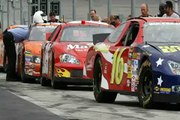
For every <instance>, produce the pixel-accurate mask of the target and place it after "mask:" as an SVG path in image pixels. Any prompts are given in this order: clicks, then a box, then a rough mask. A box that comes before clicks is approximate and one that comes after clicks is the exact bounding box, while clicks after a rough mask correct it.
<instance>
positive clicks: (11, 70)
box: [3, 26, 29, 81]
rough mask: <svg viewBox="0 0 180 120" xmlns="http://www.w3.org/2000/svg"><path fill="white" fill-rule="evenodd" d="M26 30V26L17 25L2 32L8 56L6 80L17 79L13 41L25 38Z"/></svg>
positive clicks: (27, 30) (26, 35)
mask: <svg viewBox="0 0 180 120" xmlns="http://www.w3.org/2000/svg"><path fill="white" fill-rule="evenodd" d="M28 32H29V29H28V26H19V27H16V28H12V29H8V30H5V31H4V32H3V42H4V47H5V51H6V55H7V58H8V68H7V75H6V81H14V80H16V79H17V76H16V50H15V43H17V42H21V41H22V40H25V39H27V37H28Z"/></svg>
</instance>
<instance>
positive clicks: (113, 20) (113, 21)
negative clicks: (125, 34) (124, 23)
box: [109, 15, 116, 26]
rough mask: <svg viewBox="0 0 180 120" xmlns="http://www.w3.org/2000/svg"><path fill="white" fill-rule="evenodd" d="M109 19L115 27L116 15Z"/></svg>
mask: <svg viewBox="0 0 180 120" xmlns="http://www.w3.org/2000/svg"><path fill="white" fill-rule="evenodd" d="M109 19H110V24H111V25H113V26H116V23H115V16H114V15H111V16H110V17H109Z"/></svg>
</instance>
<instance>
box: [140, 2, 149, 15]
mask: <svg viewBox="0 0 180 120" xmlns="http://www.w3.org/2000/svg"><path fill="white" fill-rule="evenodd" d="M140 8H141V15H140V16H139V17H152V15H150V14H149V7H148V4H146V3H143V4H141V6H140Z"/></svg>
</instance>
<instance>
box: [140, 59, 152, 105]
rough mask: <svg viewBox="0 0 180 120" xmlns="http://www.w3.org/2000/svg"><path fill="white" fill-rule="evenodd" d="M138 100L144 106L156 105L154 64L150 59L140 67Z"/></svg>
mask: <svg viewBox="0 0 180 120" xmlns="http://www.w3.org/2000/svg"><path fill="white" fill-rule="evenodd" d="M138 100H139V104H140V106H141V107H143V108H152V107H153V105H154V102H153V77H152V66H151V63H150V61H149V60H146V61H145V62H144V63H143V64H142V65H141V68H140V72H139V84H138Z"/></svg>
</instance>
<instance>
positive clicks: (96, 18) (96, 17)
mask: <svg viewBox="0 0 180 120" xmlns="http://www.w3.org/2000/svg"><path fill="white" fill-rule="evenodd" d="M92 20H93V21H100V19H99V17H98V16H94V17H93V19H92Z"/></svg>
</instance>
